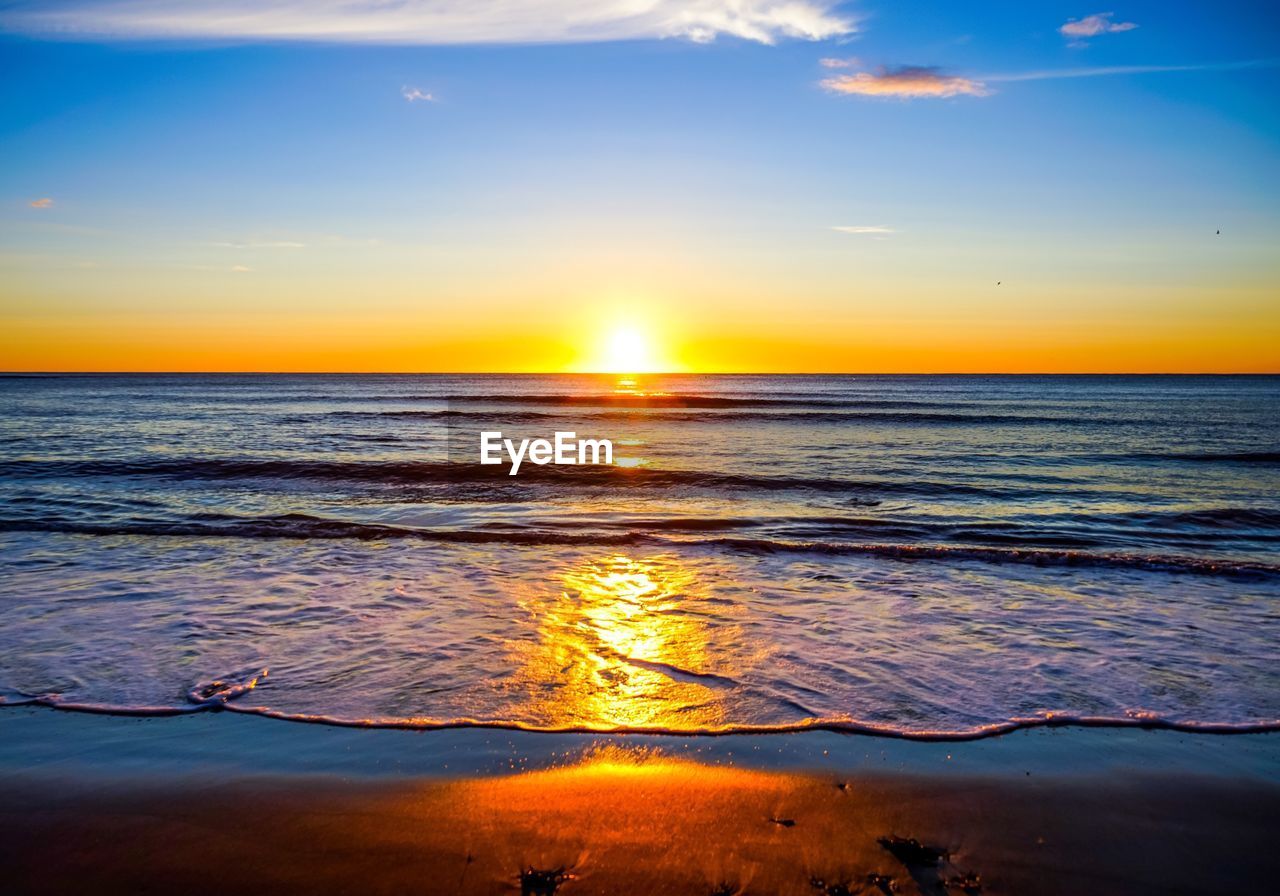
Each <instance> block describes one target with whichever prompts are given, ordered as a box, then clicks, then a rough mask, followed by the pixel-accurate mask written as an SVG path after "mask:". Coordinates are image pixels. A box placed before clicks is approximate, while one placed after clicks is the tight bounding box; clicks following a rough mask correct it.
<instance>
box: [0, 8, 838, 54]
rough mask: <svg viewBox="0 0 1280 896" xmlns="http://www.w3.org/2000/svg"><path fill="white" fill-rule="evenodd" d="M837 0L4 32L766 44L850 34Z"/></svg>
mask: <svg viewBox="0 0 1280 896" xmlns="http://www.w3.org/2000/svg"><path fill="white" fill-rule="evenodd" d="M840 5H841V4H840V2H839V0H646V2H642V3H637V2H635V0H595V2H592V3H583V2H581V0H524V2H515V0H398V2H393V3H388V2H386V0H310V2H300V0H185V2H178V0H54V2H50V0H16V2H10V3H6V4H4V8H3V12H0V27H2V28H3V30H7V31H18V32H25V33H40V34H59V35H68V36H83V35H93V36H101V37H120V38H140V37H142V38H176V37H181V38H193V37H194V38H228V37H230V38H251V39H252V38H256V39H269V40H281V39H286V40H317V41H335V42H361V43H366V42H380V43H402V44H491V43H513V44H521V43H580V42H591V41H611V40H630V39H637V38H664V37H679V38H685V39H688V40H693V41H698V42H706V41H711V40H714V39H716V38H717V37H720V36H726V37H737V38H742V39H744V40H752V41H758V42H760V43H765V44H771V43H775V42H776V41H778V40H781V39H784V38H798V39H803V40H824V39H826V38H832V37H840V36H844V35H848V34H852V33H853V32H854V31H855V30H856V28H857V24H856V21H855V20H854V19H853V17H851V16H850V15H849V14H848V13H847V12H844V11H841V10H839V9H838V7H839V6H840Z"/></svg>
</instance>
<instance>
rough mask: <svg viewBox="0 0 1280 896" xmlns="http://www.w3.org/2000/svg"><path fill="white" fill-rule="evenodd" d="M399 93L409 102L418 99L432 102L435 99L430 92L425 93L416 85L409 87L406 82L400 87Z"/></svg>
mask: <svg viewBox="0 0 1280 896" xmlns="http://www.w3.org/2000/svg"><path fill="white" fill-rule="evenodd" d="M400 95H401V96H402V97H404V98H405V99H406V100H408V101H409V102H411V103H416V102H419V101H422V102H425V103H434V102H435V101H436V98H435V97H434V96H432V95H431V94H429V93H426V92H425V91H423V90H420V89H419V88H417V87H410V86H408V85H407V84H406V85H405V86H404V87H401V88H400Z"/></svg>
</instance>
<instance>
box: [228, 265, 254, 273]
mask: <svg viewBox="0 0 1280 896" xmlns="http://www.w3.org/2000/svg"><path fill="white" fill-rule="evenodd" d="M252 270H253V268H247V267H245V266H244V265H242V264H236V265H232V266H231V273H233V274H247V273H249V272H250V271H252Z"/></svg>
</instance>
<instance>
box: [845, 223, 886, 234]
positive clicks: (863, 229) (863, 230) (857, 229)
mask: <svg viewBox="0 0 1280 896" xmlns="http://www.w3.org/2000/svg"><path fill="white" fill-rule="evenodd" d="M831 229H832V230H834V231H837V232H838V233H858V234H871V233H881V234H883V233H897V232H898V231H896V230H894V229H893V228H892V227H883V226H880V225H878V224H877V225H874V226H870V227H867V226H847V225H840V226H836V227H832V228H831Z"/></svg>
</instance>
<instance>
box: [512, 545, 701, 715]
mask: <svg viewBox="0 0 1280 896" xmlns="http://www.w3.org/2000/svg"><path fill="white" fill-rule="evenodd" d="M560 584H561V586H562V590H561V591H560V592H559V594H558V595H556V596H554V597H545V596H540V597H538V598H534V599H530V600H529V601H527V602H526V604H525V609H527V610H528V611H529V612H531V613H532V614H534V616H535V619H536V632H537V639H536V641H535V642H532V643H531V642H528V641H525V642H520V643H518V644H516V645H514V647H513V649H514V650H516V651H517V652H518V653H519V654H520V656H518V657H517V665H518V668H519V671H518V672H517V674H516V676H515V680H514V681H513V682H511V683H510V686H511V687H512V688H513V689H514V690H517V691H519V692H522V697H523V698H524V700H525V701H527V703H528V705H527V706H526V707H523V708H522V710H523V711H522V714H524V713H527V714H528V715H529V716H532V717H534V718H538V719H540V720H542V721H543V724H547V725H551V726H574V725H583V726H590V727H600V728H612V727H674V728H689V727H694V726H697V727H702V726H714V725H718V724H723V723H724V722H725V719H724V711H725V710H724V706H723V704H722V702H721V701H720V699H719V697H718V693H717V687H716V686H715V684H714V682H715V681H716V679H714V678H705V679H704V678H700V676H703V675H705V667H706V664H707V660H708V652H709V651H708V641H709V632H708V630H707V624H706V623H705V622H703V621H701V620H700V619H699V618H698V617H697V616H694V615H691V614H687V613H685V612H683V611H682V605H683V604H684V603H685V602H686V601H687V600H688V599H689V595H690V591H691V590H692V589H693V588H694V587H696V584H695V582H694V577H693V576H692V574H691V573H690V572H689V571H688V570H687V569H686V568H685V567H683V566H682V565H681V564H680V563H679V562H678V561H677V560H675V559H673V558H670V557H648V558H633V557H629V556H626V555H623V554H617V555H613V556H606V557H596V558H588V559H585V560H583V561H582V562H580V563H578V564H577V565H575V566H573V567H572V568H570V569H568V570H567V571H565V572H564V573H563V574H562V575H561V578H560Z"/></svg>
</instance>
